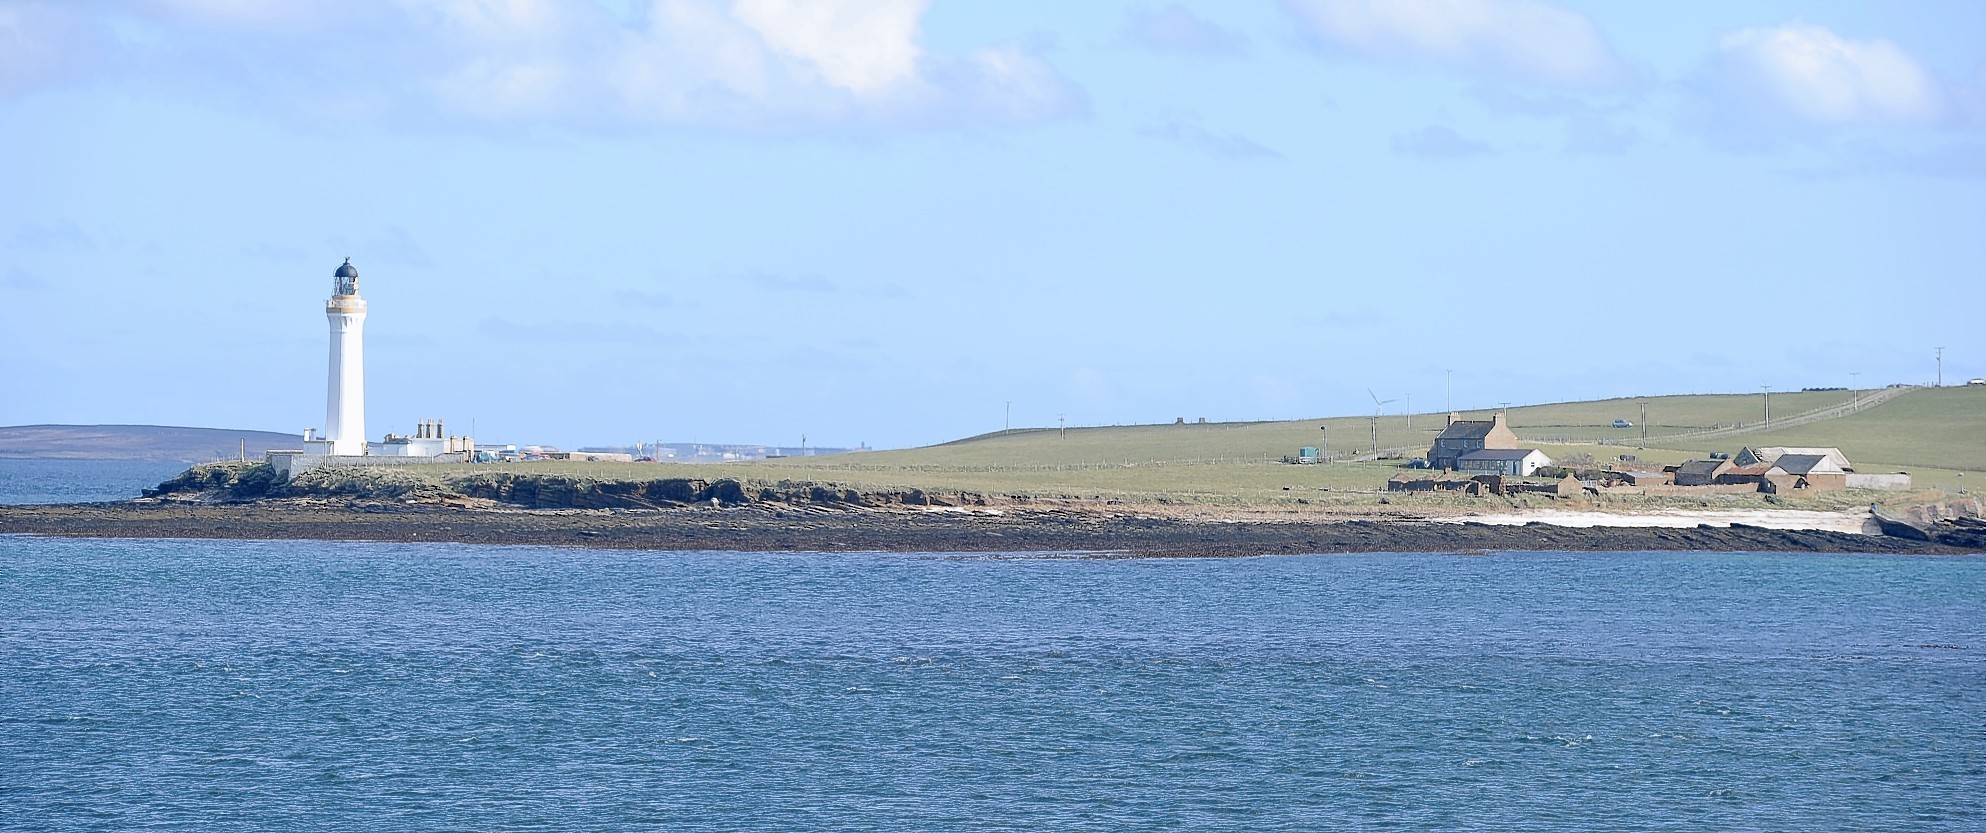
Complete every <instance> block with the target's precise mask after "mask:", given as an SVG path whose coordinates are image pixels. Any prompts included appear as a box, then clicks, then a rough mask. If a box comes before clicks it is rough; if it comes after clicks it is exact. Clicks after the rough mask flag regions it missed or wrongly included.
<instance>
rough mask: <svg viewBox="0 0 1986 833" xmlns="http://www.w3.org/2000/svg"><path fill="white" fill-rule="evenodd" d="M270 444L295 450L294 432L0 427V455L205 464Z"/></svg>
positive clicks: (256, 452) (254, 454)
mask: <svg viewBox="0 0 1986 833" xmlns="http://www.w3.org/2000/svg"><path fill="white" fill-rule="evenodd" d="M244 444H245V445H246V447H247V453H248V457H249V459H251V460H253V459H259V458H261V456H262V453H263V452H264V451H267V450H269V449H272V448H297V447H299V446H301V445H302V444H303V438H302V437H300V436H298V435H296V434H277V433H274V432H270V431H246V430H237V429H231V428H180V427H176V426H170V425H15V426H9V427H0V459H14V460H22V459H29V460H148V461H156V462H174V461H177V462H183V463H204V462H208V461H211V460H216V459H220V458H224V457H225V458H234V457H238V456H240V455H241V454H242V449H243V446H244Z"/></svg>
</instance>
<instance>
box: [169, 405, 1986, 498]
mask: <svg viewBox="0 0 1986 833" xmlns="http://www.w3.org/2000/svg"><path fill="white" fill-rule="evenodd" d="M1644 404H1645V406H1646V413H1647V415H1648V422H1649V426H1648V431H1647V435H1648V436H1647V439H1646V440H1645V442H1644V441H1643V440H1642V431H1641V429H1640V427H1639V426H1637V427H1636V428H1633V429H1616V428H1613V427H1612V423H1613V421H1614V420H1616V419H1629V420H1635V421H1637V422H1638V421H1639V420H1640V418H1641V414H1642V408H1643V406H1644ZM1844 405H1856V406H1857V407H1859V408H1860V409H1859V410H1849V411H1844V412H1840V413H1837V412H1836V410H1837V409H1841V408H1842V407H1843V406H1844ZM1762 406H1763V403H1762V401H1761V397H1758V396H1752V395H1725V396H1669V397H1650V398H1647V399H1615V400H1605V401H1598V402H1571V403H1560V404H1548V405H1534V406H1526V407H1521V408H1512V409H1510V410H1509V411H1507V414H1508V417H1509V421H1510V423H1511V425H1512V427H1513V428H1514V430H1515V431H1516V432H1517V434H1518V435H1519V436H1520V437H1521V438H1523V439H1525V440H1527V441H1529V442H1533V443H1536V444H1538V445H1539V446H1540V447H1542V448H1543V449H1544V450H1545V451H1546V453H1547V454H1550V455H1552V456H1553V457H1554V458H1555V459H1560V460H1566V459H1590V460H1591V461H1593V462H1594V463H1595V464H1606V463H1609V462H1615V461H1617V460H1618V458H1619V456H1620V455H1622V454H1632V455H1634V456H1636V457H1637V458H1639V459H1640V460H1641V461H1644V462H1652V463H1677V462H1681V461H1682V460H1684V459H1688V458H1691V457H1702V456H1704V455H1705V454H1706V453H1708V452H1710V451H1727V452H1735V451H1736V450H1738V448H1739V447H1741V446H1745V445H1753V446H1763V445H1820V446H1836V447H1839V448H1841V449H1842V450H1843V451H1844V452H1845V453H1846V454H1847V455H1848V456H1849V458H1850V459H1851V460H1852V461H1854V463H1855V465H1856V468H1857V469H1858V470H1859V471H1864V472H1889V471H1908V472H1910V473H1911V474H1912V475H1913V477H1914V478H1915V481H1916V484H1917V487H1918V489H1919V490H1922V491H1932V490H1944V491H1950V492H1958V491H1963V490H1966V487H1967V481H1968V480H1970V481H1974V482H1977V481H1978V480H1979V479H1980V478H1982V477H1986V389H1979V388H1945V389H1898V390H1889V391H1877V392H1870V391H1863V392H1858V393H1851V392H1848V391H1817V392H1810V393H1790V394H1778V395H1775V396H1774V397H1773V400H1772V406H1773V416H1774V419H1773V420H1772V421H1771V422H1765V421H1764V420H1763V419H1762V417H1763V407H1762ZM1445 416H1446V415H1445V414H1439V415H1437V414H1416V415H1414V416H1413V417H1412V419H1411V425H1410V424H1409V419H1408V418H1407V417H1405V416H1403V415H1392V416H1384V417H1381V418H1380V419H1379V420H1378V423H1377V432H1378V440H1377V443H1376V445H1377V446H1378V448H1379V449H1380V451H1381V454H1379V455H1375V454H1373V447H1374V445H1375V443H1374V441H1373V430H1374V423H1373V421H1372V419H1371V418H1370V417H1336V418H1326V419H1316V420H1296V421H1285V422H1256V423H1216V424H1170V425H1164V424H1162V425H1135V426H1113V427H1098V428H1070V429H1068V430H1067V431H1059V430H1055V429H1029V430H1015V431H1002V432H997V433H993V434H986V435H982V436H978V437H971V438H967V439H963V440H958V441H955V442H950V443H945V444H941V445H936V446H930V447H926V448H918V449H908V450H901V451H879V452H867V453H860V454H845V455H834V456H824V457H797V458H784V459H775V460H761V461H752V462H740V463H725V464H670V463H605V462H580V461H535V462H522V463H502V464H478V465H459V466H431V467H429V466H423V467H413V468H406V467H402V468H394V469H384V468H371V469H348V470H324V471H319V472H312V473H309V474H306V475H304V476H303V477H301V478H299V481H298V482H297V483H296V484H293V485H294V486H296V487H298V488H297V489H295V490H294V492H293V493H301V494H319V495H355V496H360V495H363V496H389V497H399V496H421V497H430V498H438V497H447V496H459V495H467V496H488V495H490V494H493V493H494V492H493V490H500V489H508V488H510V486H511V485H514V484H516V483H522V482H529V483H532V484H533V485H532V486H531V488H532V489H534V490H535V489H537V488H538V485H540V484H541V485H543V486H544V487H545V488H547V489H550V490H552V491H553V492H554V493H569V492H571V491H573V490H578V491H579V492H582V493H583V492H589V491H590V492H593V493H595V494H602V495H604V494H605V493H606V492H608V491H611V489H608V488H606V487H602V486H601V485H600V484H664V483H673V482H676V481H683V482H688V483H694V484H703V485H701V486H697V487H694V488H692V487H684V486H680V485H666V486H665V485H653V486H644V487H643V488H644V489H645V490H646V491H644V492H642V493H643V494H649V495H663V494H667V495H671V496H672V497H671V498H670V500H679V499H680V498H679V496H681V495H685V494H696V495H705V494H709V492H708V487H709V484H712V483H717V482H723V481H735V482H736V483H737V484H739V488H740V489H741V490H742V491H743V492H744V493H745V494H750V495H760V494H772V495H784V496H794V495H805V494H808V493H816V494H818V493H817V492H814V490H816V489H823V488H824V489H827V490H830V491H832V492H835V493H844V492H847V491H854V492H857V493H860V494H864V495H897V496H901V495H905V494H908V493H912V492H919V493H924V494H928V495H930V496H932V497H934V498H945V499H948V500H953V501H957V500H959V499H960V496H961V495H964V496H965V497H964V500H965V502H971V501H972V500H974V499H977V498H982V497H983V498H987V499H993V500H999V501H1007V500H1036V501H1038V500H1041V499H1046V498H1070V499H1078V500H1085V501H1103V502H1109V501H1118V502H1122V503H1127V504H1145V505H1163V504H1173V505H1180V504H1186V505H1205V506H1256V507H1280V508H1287V509H1292V510H1299V511H1308V510H1305V509H1304V507H1312V508H1315V509H1320V510H1322V509H1328V508H1331V507H1354V506H1372V505H1375V504H1378V503H1382V502H1384V503H1390V504H1396V505H1398V506H1399V507H1400V508H1405V507H1410V506H1423V507H1425V508H1427V509H1430V510H1435V509H1447V510H1450V511H1453V510H1458V509H1463V508H1472V507H1485V506H1486V505H1492V506H1493V505H1494V504H1489V503H1487V502H1486V501H1485V500H1484V499H1479V498H1467V497H1462V496H1456V495H1426V494H1417V495H1412V496H1405V495H1399V494H1393V495H1388V494H1386V493H1385V492H1384V491H1383V489H1384V487H1385V482H1386V480H1387V479H1388V478H1389V477H1391V476H1393V475H1395V474H1398V473H1400V472H1401V471H1402V466H1403V465H1404V458H1409V457H1417V456H1419V455H1420V454H1422V453H1425V450H1426V448H1427V446H1428V445H1429V444H1430V443H1431V442H1432V441H1433V438H1434V436H1435V435H1436V434H1437V433H1439V432H1440V431H1441V430H1442V428H1443V426H1444V425H1445V423H1446V419H1445ZM1467 416H1473V417H1477V418H1480V417H1482V416H1484V414H1483V413H1481V412H1476V413H1472V414H1469V415H1467ZM1747 420H1750V421H1749V422H1748V421H1747ZM1320 428H1321V429H1323V430H1320ZM1303 446H1323V447H1324V448H1326V449H1327V450H1328V451H1329V452H1330V453H1331V454H1332V456H1333V458H1334V459H1333V461H1332V462H1327V463H1320V464H1312V465H1292V464H1289V463H1286V462H1284V460H1285V459H1286V458H1289V457H1293V456H1295V455H1296V453H1297V450H1298V449H1299V448H1301V447H1303ZM1375 457H1378V458H1380V459H1375ZM244 475H245V476H248V477H250V486H249V489H250V490H251V491H252V490H253V489H255V488H259V487H260V486H261V483H260V481H259V480H257V479H255V475H253V474H252V473H246V472H245V473H244ZM199 479H200V478H195V480H196V481H197V480H199ZM208 479H209V480H211V479H212V478H211V477H209V478H208ZM222 479H225V478H222ZM196 485H197V484H196ZM209 485H211V484H209ZM230 488H232V487H230ZM616 488H620V487H616ZM686 488H687V489H689V491H684V490H685V489H686ZM698 489H703V490H704V491H698ZM240 491H241V490H239V489H235V490H234V492H235V493H236V494H239V493H240ZM622 491H623V492H625V491H626V490H625V489H624V488H623V489H622ZM946 496H949V498H946ZM1902 497H1903V496H1902V495H1896V494H1893V493H1868V492H1860V491H1850V492H1819V493H1813V494H1807V495H1799V496H1790V495H1780V496H1773V497H1768V496H1765V495H1755V494H1746V495H1705V496H1702V497H1700V498H1699V497H1695V496H1691V497H1673V496H1672V497H1645V498H1639V497H1637V498H1629V499H1626V501H1627V502H1626V503H1623V499H1621V498H1606V499H1579V500H1575V501H1574V502H1573V504H1572V505H1580V501H1585V504H1584V505H1580V508H1621V509H1626V508H1657V507H1664V506H1670V505H1676V506H1690V507H1702V506H1716V507H1721V508H1766V507H1768V506H1780V507H1784V506H1797V507H1803V508H1823V509H1834V508H1845V507H1852V506H1857V505H1866V504H1867V503H1869V502H1870V501H1871V499H1872V498H1873V499H1881V500H1884V501H1886V502H1887V501H1891V500H1895V499H1900V498H1902ZM1498 500H1503V499H1498ZM1525 501H1535V502H1538V503H1544V502H1546V501H1545V499H1544V498H1516V499H1511V500H1506V501H1504V502H1503V504H1502V505H1506V506H1507V505H1510V504H1512V503H1515V504H1517V505H1526V504H1525ZM1595 503H1598V504H1603V506H1602V505H1594V504H1595ZM540 504H541V505H558V504H556V503H551V504H546V503H545V502H544V501H543V500H540ZM1560 504H1561V505H1565V504H1564V502H1560ZM573 505H587V504H586V503H585V502H584V501H581V502H577V503H574V504H573ZM605 505H613V504H612V503H611V502H609V503H607V504H605Z"/></svg>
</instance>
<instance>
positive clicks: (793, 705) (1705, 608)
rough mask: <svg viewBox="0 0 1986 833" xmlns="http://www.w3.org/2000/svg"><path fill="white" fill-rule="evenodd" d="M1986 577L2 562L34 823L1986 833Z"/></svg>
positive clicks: (4, 674) (0, 599) (1269, 565)
mask: <svg viewBox="0 0 1986 833" xmlns="http://www.w3.org/2000/svg"><path fill="white" fill-rule="evenodd" d="M1982 599H1986V559H1981V558H1972V557H1959V558H1921V557H1920V558H1901V557H1874V556H1867V557H1860V556H1839V555H1825V556H1816V555H1762V554H1688V553H1683V554H1677V553H1664V554H1653V553H1609V554H1580V555H1567V554H1549V553H1544V554H1540V553H1525V554H1491V555H1466V556H1465V555H1447V554H1418V555H1417V554H1380V555H1329V556H1302V557H1277V558H1254V559H1229V560H1219V559H1207V560H1124V561H1104V560H1082V559H1066V558H1047V557H1038V556H1028V555H1025V554H1010V555H985V556H973V557H951V556H936V555H873V554H872V555H860V554H858V555H824V554H779V555H774V554H714V553H673V552H616V551H598V550H565V549H553V548H524V547H517V548H509V547H488V546H468V545H452V544H373V543H311V542H218V541H129V540H61V539H41V538H26V537H12V538H7V537H0V829H7V830H58V831H59V830H136V829H147V830H186V831H194V830H199V831H211V830H223V831H226V830H286V831H288V830H304V831H309V830H546V831H550V830H655V831H702V830H712V831H715V830H769V831H787V830H852V831H865V830H892V831H897V830H901V831H949V830H1098V831H1116V830H1236V831H1243V830H1246V831H1255V830H1339V829H1343V830H1363V829H1416V830H1569V831H1570V830H1578V831H1588V830H1610V831H1611V830H1872V831H1873V830H1965V831H1978V830H1982V829H1986V728H1982V726H1986V723H1983V722H1982V716H1986V614H1982V609H1983V608H1982Z"/></svg>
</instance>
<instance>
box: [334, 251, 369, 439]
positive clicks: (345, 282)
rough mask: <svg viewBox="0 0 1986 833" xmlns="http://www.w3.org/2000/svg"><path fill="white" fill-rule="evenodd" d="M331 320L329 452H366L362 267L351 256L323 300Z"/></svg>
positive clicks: (340, 269) (339, 270)
mask: <svg viewBox="0 0 1986 833" xmlns="http://www.w3.org/2000/svg"><path fill="white" fill-rule="evenodd" d="M324 317H325V318H328V319H330V320H331V378H330V396H329V398H328V400H327V403H326V404H327V409H326V411H325V414H324V440H325V442H326V443H327V445H328V446H329V448H327V449H326V451H327V452H328V453H331V454H336V455H340V456H345V455H352V456H356V455H360V454H364V453H366V442H365V299H364V298H360V297H359V270H358V269H357V268H355V267H353V266H352V259H351V258H349V257H348V258H345V264H344V265H343V266H340V267H338V271H336V272H333V273H332V275H331V300H329V301H326V302H324Z"/></svg>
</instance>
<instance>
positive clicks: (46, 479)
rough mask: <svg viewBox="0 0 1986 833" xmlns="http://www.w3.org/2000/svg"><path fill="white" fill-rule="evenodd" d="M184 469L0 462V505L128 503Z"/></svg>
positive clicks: (133, 463) (138, 463)
mask: <svg viewBox="0 0 1986 833" xmlns="http://www.w3.org/2000/svg"><path fill="white" fill-rule="evenodd" d="M186 468H187V464H186V463H160V462H152V461H144V460H9V459H0V504H19V503H98V502H102V501H111V500H128V499H130V498H134V497H137V496H138V495H139V494H140V493H141V492H142V491H143V490H144V489H149V488H151V487H153V486H157V485H159V484H160V483H162V482H164V481H166V480H169V479H171V478H173V477H175V476H177V475H178V474H179V473H180V472H183V471H185V470H186Z"/></svg>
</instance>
